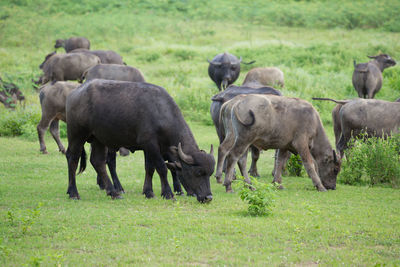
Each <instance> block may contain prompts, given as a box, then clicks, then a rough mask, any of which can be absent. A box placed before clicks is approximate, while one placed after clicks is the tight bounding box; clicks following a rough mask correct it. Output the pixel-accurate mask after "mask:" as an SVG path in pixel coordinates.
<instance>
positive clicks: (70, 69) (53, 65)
mask: <svg viewBox="0 0 400 267" xmlns="http://www.w3.org/2000/svg"><path fill="white" fill-rule="evenodd" d="M97 64H100V59H99V58H98V57H97V56H95V55H90V54H86V53H74V54H56V53H55V52H53V53H50V54H48V55H47V56H46V58H45V60H44V61H43V63H42V64H40V66H39V67H40V68H41V69H42V70H43V73H44V74H43V77H42V79H41V80H42V84H45V83H47V82H49V81H52V82H53V83H54V82H56V81H67V80H80V79H81V77H82V74H83V73H84V72H85V71H86V70H87V69H89V68H91V67H93V66H95V65H97Z"/></svg>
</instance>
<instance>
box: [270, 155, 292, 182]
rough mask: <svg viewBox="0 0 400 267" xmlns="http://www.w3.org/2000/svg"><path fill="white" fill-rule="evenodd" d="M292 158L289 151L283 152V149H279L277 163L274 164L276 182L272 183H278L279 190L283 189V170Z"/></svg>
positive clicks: (276, 157)
mask: <svg viewBox="0 0 400 267" xmlns="http://www.w3.org/2000/svg"><path fill="white" fill-rule="evenodd" d="M289 157H290V152H289V151H287V150H282V149H277V150H276V151H275V162H274V171H273V175H274V180H273V181H272V182H273V183H278V184H279V188H280V189H283V186H282V171H283V168H284V167H285V163H286V161H287V160H288V159H289Z"/></svg>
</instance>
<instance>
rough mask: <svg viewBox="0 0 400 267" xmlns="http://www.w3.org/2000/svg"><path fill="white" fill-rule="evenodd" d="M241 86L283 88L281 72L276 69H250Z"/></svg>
mask: <svg viewBox="0 0 400 267" xmlns="http://www.w3.org/2000/svg"><path fill="white" fill-rule="evenodd" d="M243 86H248V87H261V86H279V87H284V86H285V79H284V75H283V72H282V71H281V70H280V69H279V68H276V67H267V68H254V69H251V70H250V71H249V72H248V73H247V75H246V77H245V78H244V81H243Z"/></svg>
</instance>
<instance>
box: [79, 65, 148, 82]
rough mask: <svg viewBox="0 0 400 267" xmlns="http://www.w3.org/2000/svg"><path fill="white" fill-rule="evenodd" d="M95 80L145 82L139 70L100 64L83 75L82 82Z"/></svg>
mask: <svg viewBox="0 0 400 267" xmlns="http://www.w3.org/2000/svg"><path fill="white" fill-rule="evenodd" d="M84 79H86V81H89V80H94V79H104V80H116V81H128V82H145V80H144V77H143V74H142V73H141V72H140V70H138V69H137V68H134V67H130V66H125V65H117V64H99V65H96V66H93V67H91V68H90V69H88V70H87V71H86V72H85V73H83V75H82V80H84Z"/></svg>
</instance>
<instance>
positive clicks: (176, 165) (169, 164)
mask: <svg viewBox="0 0 400 267" xmlns="http://www.w3.org/2000/svg"><path fill="white" fill-rule="evenodd" d="M165 165H167V168H168V169H170V170H171V171H177V170H181V169H182V165H181V164H180V163H179V162H177V161H175V162H165Z"/></svg>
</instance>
